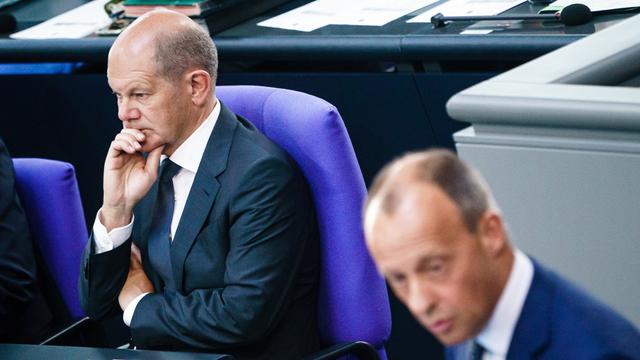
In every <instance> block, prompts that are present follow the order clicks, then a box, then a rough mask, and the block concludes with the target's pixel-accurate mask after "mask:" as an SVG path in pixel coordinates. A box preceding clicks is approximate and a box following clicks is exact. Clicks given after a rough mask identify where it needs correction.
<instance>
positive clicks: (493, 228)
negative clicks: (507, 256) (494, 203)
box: [477, 211, 507, 257]
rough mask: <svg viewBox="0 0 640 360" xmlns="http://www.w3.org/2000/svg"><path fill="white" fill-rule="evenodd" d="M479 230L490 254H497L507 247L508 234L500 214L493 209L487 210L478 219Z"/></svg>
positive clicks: (481, 239)
mask: <svg viewBox="0 0 640 360" xmlns="http://www.w3.org/2000/svg"><path fill="white" fill-rule="evenodd" d="M477 232H478V234H479V235H480V241H481V243H482V246H483V247H484V248H485V250H486V251H487V254H489V255H490V256H492V257H494V256H497V255H499V254H500V253H501V252H502V251H504V250H505V249H506V247H507V246H506V245H507V234H506V232H505V229H504V224H503V222H502V217H501V216H500V215H499V214H497V213H495V212H493V211H487V212H485V213H484V214H483V215H482V217H481V218H480V220H479V221H478V229H477Z"/></svg>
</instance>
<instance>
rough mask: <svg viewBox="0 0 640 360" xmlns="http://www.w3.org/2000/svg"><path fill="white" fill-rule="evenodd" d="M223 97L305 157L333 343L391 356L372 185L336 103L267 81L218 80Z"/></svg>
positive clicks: (325, 322) (326, 330)
mask: <svg viewBox="0 0 640 360" xmlns="http://www.w3.org/2000/svg"><path fill="white" fill-rule="evenodd" d="M216 92H217V96H218V98H219V99H220V100H221V101H222V102H223V103H225V105H227V106H228V107H229V108H230V109H231V110H232V111H233V112H235V113H236V114H239V115H241V116H243V117H245V118H247V119H248V120H250V121H251V122H252V123H253V124H255V125H256V127H257V128H258V129H260V131H262V132H263V133H264V134H265V135H266V136H267V137H268V138H269V139H271V140H272V141H273V142H275V143H276V144H278V145H280V146H281V147H282V148H283V149H284V150H285V151H287V152H288V153H289V155H290V156H291V157H292V158H293V159H294V160H295V161H296V162H297V163H298V166H299V167H300V169H301V170H302V172H303V173H304V175H305V177H306V178H307V181H308V182H309V185H310V187H311V191H312V193H313V197H314V203H315V207H316V211H317V216H318V223H319V226H320V236H321V274H320V287H319V301H318V312H319V313H318V316H319V319H318V320H319V326H320V336H321V337H322V340H323V342H325V344H326V345H331V344H337V343H341V342H350V341H358V340H361V341H367V342H369V343H370V344H372V345H373V346H375V347H376V348H377V349H378V352H379V354H380V355H381V357H382V358H386V355H385V352H384V342H385V341H386V340H387V338H388V337H389V333H390V331H391V313H390V308H389V299H388V296H387V290H386V286H385V283H384V280H383V279H382V278H381V276H380V275H379V274H378V272H377V270H376V268H375V265H374V263H373V261H372V259H371V258H370V256H369V253H368V252H367V249H366V247H365V242H364V236H363V231H362V225H361V224H362V206H363V201H364V198H365V196H366V191H367V190H366V187H365V184H364V180H363V178H362V173H361V171H360V168H359V166H358V161H357V159H356V156H355V152H354V150H353V146H352V145H351V140H350V139H349V135H348V133H347V130H346V128H345V125H344V122H343V121H342V118H341V117H340V114H339V113H338V111H337V110H336V108H335V107H334V106H333V105H331V104H329V103H327V102H326V101H324V100H322V99H319V98H317V97H315V96H311V95H308V94H304V93H301V92H297V91H291V90H285V89H276V88H269V87H261V86H219V87H217V91H216Z"/></svg>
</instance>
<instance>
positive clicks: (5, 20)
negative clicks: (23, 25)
mask: <svg viewBox="0 0 640 360" xmlns="http://www.w3.org/2000/svg"><path fill="white" fill-rule="evenodd" d="M17 25H18V23H17V22H16V18H15V17H14V16H13V15H11V14H0V33H10V32H13V30H15V29H16V26H17Z"/></svg>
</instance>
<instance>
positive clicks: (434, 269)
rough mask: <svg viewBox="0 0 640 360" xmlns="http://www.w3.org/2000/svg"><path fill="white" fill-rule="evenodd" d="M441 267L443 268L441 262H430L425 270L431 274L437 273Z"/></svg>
mask: <svg viewBox="0 0 640 360" xmlns="http://www.w3.org/2000/svg"><path fill="white" fill-rule="evenodd" d="M443 269H444V266H443V265H442V264H431V265H429V267H428V268H427V270H428V271H429V272H430V273H432V274H437V273H439V272H441V271H442V270H443Z"/></svg>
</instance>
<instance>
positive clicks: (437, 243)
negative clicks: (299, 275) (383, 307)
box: [365, 150, 640, 359]
mask: <svg viewBox="0 0 640 360" xmlns="http://www.w3.org/2000/svg"><path fill="white" fill-rule="evenodd" d="M365 233H366V237H367V244H368V247H369V249H370V251H371V253H372V255H373V257H374V258H375V261H376V263H377V266H378V268H379V269H380V270H381V272H382V273H383V274H384V275H385V276H386V278H387V280H388V282H389V284H391V287H392V288H393V290H394V292H395V293H396V295H397V296H398V297H399V299H400V300H401V301H402V302H403V303H404V304H405V305H407V307H408V308H409V310H410V311H411V313H412V314H413V315H414V317H415V318H416V319H417V320H418V321H419V322H420V323H421V324H422V326H424V327H425V328H426V329H428V330H429V331H430V332H431V333H432V334H433V335H434V336H435V337H436V338H438V339H439V340H440V341H441V342H442V343H443V344H445V345H447V346H450V347H449V348H447V358H449V359H532V358H536V359H600V358H620V359H623V358H626V359H638V358H640V351H638V350H639V349H640V334H639V333H638V330H637V329H636V328H634V327H633V326H632V325H631V324H630V323H629V322H627V321H626V320H624V319H623V318H622V317H620V316H619V315H618V314H616V313H615V312H613V311H612V310H611V309H609V308H608V307H606V306H605V305H603V304H601V303H599V302H598V301H597V300H595V299H593V298H591V297H590V296H589V295H587V294H585V293H584V292H583V291H581V290H579V289H577V288H576V287H574V286H573V285H571V284H570V283H569V282H568V281H566V280H564V279H562V278H561V277H559V276H558V275H556V274H554V273H553V272H551V271H550V270H548V269H546V268H544V267H543V266H542V265H540V264H539V263H537V262H536V261H535V260H532V259H531V258H529V257H528V256H527V255H525V254H523V253H522V252H521V251H520V250H518V249H517V248H514V247H513V246H512V245H511V244H510V241H509V237H508V234H507V231H506V228H505V225H504V223H503V220H502V216H501V214H500V211H499V209H498V207H497V205H496V202H495V200H494V199H493V196H492V195H491V192H490V190H489V189H488V187H487V186H486V184H485V182H484V180H483V179H482V178H481V177H480V175H479V174H478V173H477V172H475V171H474V170H472V169H470V168H469V167H467V166H466V165H465V164H464V163H463V162H462V161H460V160H458V158H457V157H456V156H455V154H453V153H452V152H450V151H445V150H434V151H426V152H420V153H414V154H410V155H406V156H405V157H402V158H400V159H399V160H396V161H394V162H393V163H391V164H390V165H388V166H387V167H386V168H385V169H384V170H382V172H381V173H380V174H379V175H378V176H377V178H376V179H375V181H374V183H373V185H372V187H371V189H370V195H369V199H368V201H367V204H366V214H365Z"/></svg>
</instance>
